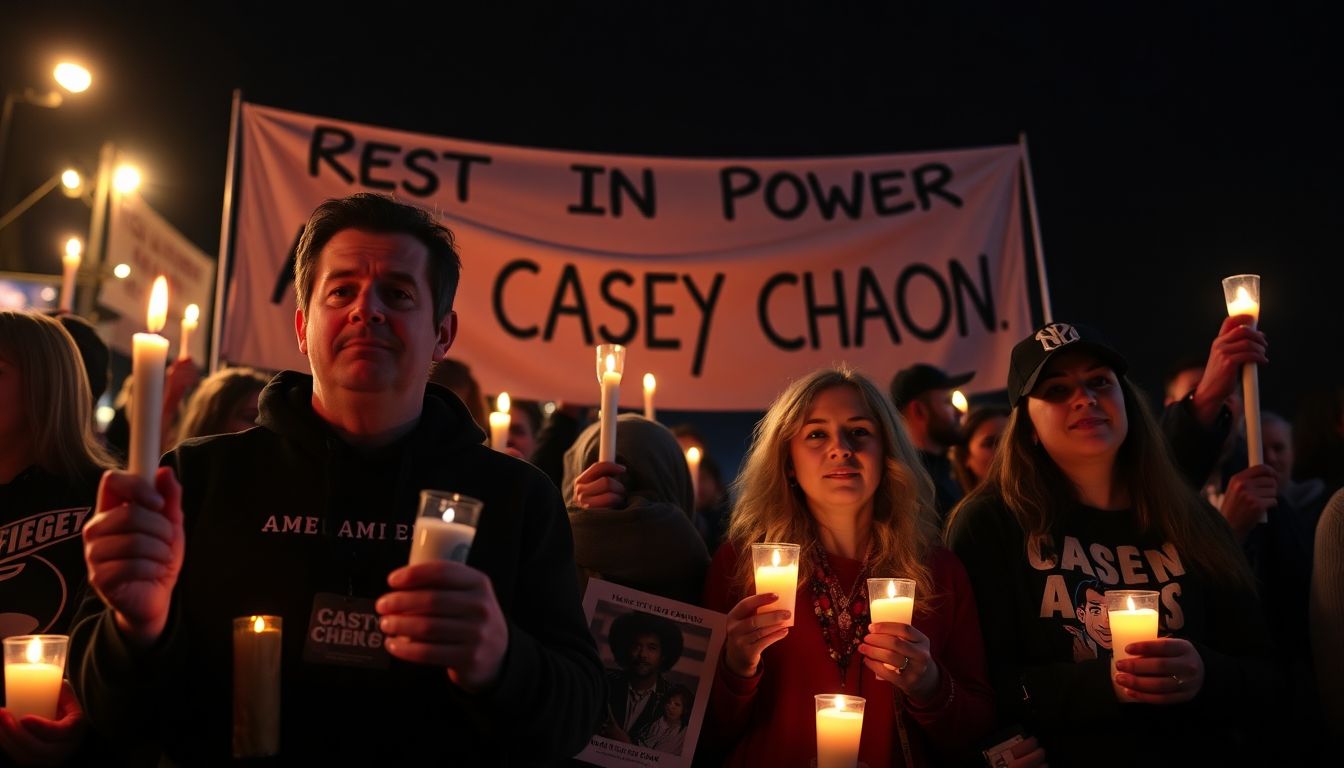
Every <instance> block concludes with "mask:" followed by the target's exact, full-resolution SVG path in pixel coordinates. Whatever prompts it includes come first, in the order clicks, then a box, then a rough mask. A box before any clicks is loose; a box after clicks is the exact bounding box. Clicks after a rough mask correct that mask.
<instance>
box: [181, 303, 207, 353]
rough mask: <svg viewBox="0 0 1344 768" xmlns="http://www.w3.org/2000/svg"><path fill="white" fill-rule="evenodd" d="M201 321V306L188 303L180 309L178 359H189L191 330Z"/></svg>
mask: <svg viewBox="0 0 1344 768" xmlns="http://www.w3.org/2000/svg"><path fill="white" fill-rule="evenodd" d="M200 322H201V308H200V307H198V306H196V305H195V304H188V305H187V308H186V309H185V310H183V311H182V341H181V347H180V348H179V349H178V350H177V359H178V360H189V359H191V332H192V331H194V330H196V327H197V326H198V325H200Z"/></svg>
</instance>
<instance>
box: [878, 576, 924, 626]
mask: <svg viewBox="0 0 1344 768" xmlns="http://www.w3.org/2000/svg"><path fill="white" fill-rule="evenodd" d="M868 613H869V615H870V616H871V617H872V620H873V623H874V624H881V623H882V622H884V621H890V622H895V623H898V624H909V623H910V619H911V617H913V616H914V615H915V580H914V579H869V580H868Z"/></svg>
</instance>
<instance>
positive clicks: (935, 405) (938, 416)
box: [919, 389, 961, 451]
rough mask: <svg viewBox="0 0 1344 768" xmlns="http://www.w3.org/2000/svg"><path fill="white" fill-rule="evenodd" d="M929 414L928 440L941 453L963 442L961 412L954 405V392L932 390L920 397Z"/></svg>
mask: <svg viewBox="0 0 1344 768" xmlns="http://www.w3.org/2000/svg"><path fill="white" fill-rule="evenodd" d="M919 402H921V403H923V404H924V410H925V412H926V413H927V414H928V438H929V442H931V443H934V444H935V445H936V446H937V447H938V449H939V451H946V450H947V449H948V448H951V447H952V446H954V445H956V444H957V443H959V442H961V411H959V410H957V408H956V406H954V405H952V390H950V389H932V390H929V391H928V392H925V393H924V394H922V395H920V396H919Z"/></svg>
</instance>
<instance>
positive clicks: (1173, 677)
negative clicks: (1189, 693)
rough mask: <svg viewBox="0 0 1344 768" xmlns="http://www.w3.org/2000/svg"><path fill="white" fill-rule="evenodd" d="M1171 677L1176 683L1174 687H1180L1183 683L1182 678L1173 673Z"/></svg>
mask: <svg viewBox="0 0 1344 768" xmlns="http://www.w3.org/2000/svg"><path fill="white" fill-rule="evenodd" d="M1171 679H1172V680H1173V681H1174V682H1175V683H1176V687H1177V688H1180V687H1181V686H1182V685H1184V684H1185V681H1184V680H1182V679H1181V678H1179V677H1177V676H1175V675H1172V676H1171Z"/></svg>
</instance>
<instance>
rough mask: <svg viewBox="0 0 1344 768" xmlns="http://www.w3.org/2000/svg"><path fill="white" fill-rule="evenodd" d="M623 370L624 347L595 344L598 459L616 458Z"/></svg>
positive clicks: (612, 459)
mask: <svg viewBox="0 0 1344 768" xmlns="http://www.w3.org/2000/svg"><path fill="white" fill-rule="evenodd" d="M624 371H625V347H623V346H621V345H620V344H599V345H597V381H598V383H599V384H601V385H602V412H601V413H600V414H599V422H600V423H601V424H602V431H601V435H602V441H601V443H600V444H599V451H598V461H615V460H616V412H617V408H618V405H619V403H620V399H621V374H622V373H623V372H624Z"/></svg>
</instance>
